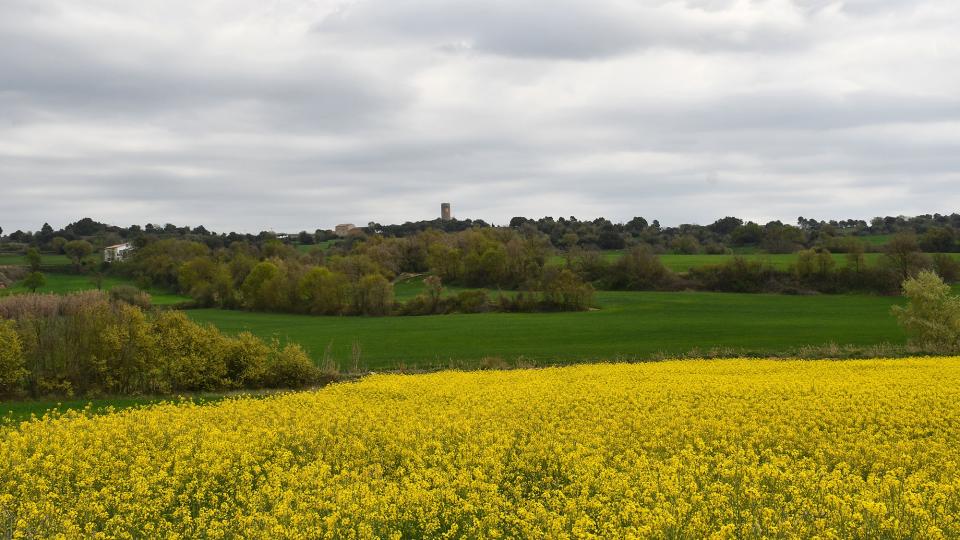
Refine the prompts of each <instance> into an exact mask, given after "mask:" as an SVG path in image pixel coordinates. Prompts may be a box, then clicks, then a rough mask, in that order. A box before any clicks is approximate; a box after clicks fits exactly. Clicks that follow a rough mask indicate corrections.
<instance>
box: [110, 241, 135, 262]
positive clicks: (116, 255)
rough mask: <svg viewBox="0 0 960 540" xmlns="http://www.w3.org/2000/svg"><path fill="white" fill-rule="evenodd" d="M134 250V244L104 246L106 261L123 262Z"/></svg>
mask: <svg viewBox="0 0 960 540" xmlns="http://www.w3.org/2000/svg"><path fill="white" fill-rule="evenodd" d="M132 252H133V244H131V243H129V242H128V243H126V244H116V245H113V246H107V247H105V248H103V260H104V262H121V261H123V260H124V259H126V258H127V257H129V256H130V253H132Z"/></svg>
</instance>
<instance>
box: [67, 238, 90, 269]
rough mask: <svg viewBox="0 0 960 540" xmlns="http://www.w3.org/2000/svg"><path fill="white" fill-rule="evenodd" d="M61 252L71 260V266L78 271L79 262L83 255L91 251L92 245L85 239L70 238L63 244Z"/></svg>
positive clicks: (85, 255)
mask: <svg viewBox="0 0 960 540" xmlns="http://www.w3.org/2000/svg"><path fill="white" fill-rule="evenodd" d="M63 252H64V253H66V254H67V256H68V257H70V260H71V261H73V268H74V270H76V271H77V272H79V271H80V263H81V262H82V261H83V259H84V258H85V257H87V256H88V255H90V254H91V253H93V245H91V244H90V242H87V241H86V240H71V241H70V242H67V243H66V244H64V246H63Z"/></svg>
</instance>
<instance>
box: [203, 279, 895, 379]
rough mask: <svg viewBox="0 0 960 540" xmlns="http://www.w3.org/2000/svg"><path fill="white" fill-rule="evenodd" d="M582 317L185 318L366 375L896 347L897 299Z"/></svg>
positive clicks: (696, 302) (727, 298) (826, 299)
mask: <svg viewBox="0 0 960 540" xmlns="http://www.w3.org/2000/svg"><path fill="white" fill-rule="evenodd" d="M597 299H598V302H599V304H600V306H601V309H599V310H596V311H590V312H581V313H518V314H513V313H488V314H474V315H435V316H424V317H311V316H306V315H283V314H269V313H251V312H242V311H227V310H220V309H199V310H191V311H188V313H189V315H190V316H191V317H192V318H193V319H195V320H197V321H200V322H209V323H213V324H215V325H216V326H218V327H220V328H222V329H223V330H225V331H228V332H239V331H243V330H249V331H251V332H253V333H254V334H257V335H259V336H261V337H267V338H269V337H273V336H276V337H279V338H280V339H289V340H292V341H296V342H298V343H301V344H302V345H304V346H305V347H306V348H307V349H308V350H309V351H310V353H311V355H312V356H313V357H314V358H317V359H319V357H320V356H321V355H322V354H323V351H324V349H325V348H326V347H327V346H328V344H330V343H332V344H333V345H332V349H331V350H332V354H333V356H334V357H335V358H336V359H337V360H339V361H340V362H341V364H343V365H344V366H346V365H347V363H348V358H350V349H351V344H352V343H353V342H354V340H356V341H358V342H359V343H360V345H361V347H362V351H363V357H362V364H363V365H365V366H367V367H369V368H378V369H380V368H390V367H397V366H399V365H405V366H407V367H420V368H423V367H430V366H447V365H449V364H450V361H451V360H456V361H464V362H467V363H468V364H470V363H473V364H474V365H475V364H476V362H477V361H479V360H480V359H482V358H484V357H488V356H497V357H501V358H503V359H506V360H512V359H515V358H517V357H520V356H524V357H526V358H529V359H533V360H536V361H538V362H551V363H552V362H573V361H583V360H607V359H609V360H613V359H637V358H644V357H649V356H651V355H654V354H657V353H665V354H671V353H672V354H680V353H684V352H687V351H689V350H691V349H694V348H702V349H708V348H712V347H733V348H736V349H738V350H744V351H750V352H763V351H778V350H784V349H789V348H791V347H797V346H803V345H823V344H826V343H830V342H834V343H839V344H855V345H871V344H880V343H902V342H903V341H904V337H903V334H902V333H901V331H900V329H899V328H898V327H897V325H896V322H895V320H894V318H893V317H892V316H891V315H890V306H891V305H893V304H895V303H897V302H900V301H901V300H900V299H899V298H893V297H881V296H865V295H860V296H853V295H837V296H828V295H821V296H784V295H766V294H724V293H693V292H690V293H657V292H600V293H598V294H597Z"/></svg>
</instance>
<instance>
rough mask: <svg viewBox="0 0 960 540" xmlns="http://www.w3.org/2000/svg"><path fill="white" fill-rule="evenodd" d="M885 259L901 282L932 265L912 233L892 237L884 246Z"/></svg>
mask: <svg viewBox="0 0 960 540" xmlns="http://www.w3.org/2000/svg"><path fill="white" fill-rule="evenodd" d="M883 261H884V263H885V264H886V265H887V266H888V267H889V268H890V269H891V271H892V272H893V273H894V275H895V277H896V278H897V281H898V282H900V283H902V282H903V281H905V280H906V279H908V278H910V277H912V276H914V275H916V273H917V272H919V271H920V270H923V269H926V268H929V266H930V261H929V259H928V258H927V256H926V255H924V254H923V252H921V251H920V246H919V244H918V243H917V237H916V236H914V235H912V234H898V235H896V236H894V237H893V238H891V239H890V241H889V242H888V243H887V245H886V246H884V248H883Z"/></svg>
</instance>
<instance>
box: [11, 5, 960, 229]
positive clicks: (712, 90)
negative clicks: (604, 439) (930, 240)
mask: <svg viewBox="0 0 960 540" xmlns="http://www.w3.org/2000/svg"><path fill="white" fill-rule="evenodd" d="M958 34H960V4H957V3H956V2H954V1H953V0H909V1H908V0H792V1H791V0H687V1H682V0H655V1H649V2H634V1H628V0H591V1H589V2H588V1H585V0H555V1H551V2H546V1H544V0H527V1H522V2H517V1H510V2H508V1H506V0H503V1H501V0H491V1H489V2H468V1H466V0H444V1H441V0H421V1H416V2H415V1H412V0H390V1H387V0H349V1H344V0H278V1H276V2H269V3H267V2H260V1H256V0H233V1H230V2H227V1H226V0H203V1H191V2H187V1H185V0H166V1H160V0H142V1H140V2H137V3H129V2H125V1H123V0H90V1H88V2H82V3H78V2H71V1H69V0H6V1H5V2H2V3H0V192H2V196H0V226H2V227H3V228H4V230H5V231H8V232H9V231H12V230H15V229H17V228H23V229H37V228H39V226H40V225H41V224H42V223H43V222H45V221H49V222H50V223H51V224H53V225H55V226H59V225H64V224H66V223H68V222H70V221H73V220H76V219H78V218H80V217H83V216H88V215H89V216H91V217H94V218H96V219H100V220H104V221H109V222H115V223H118V224H131V223H141V224H142V223H145V222H168V221H169V222H176V223H183V224H190V225H197V224H204V225H205V226H207V227H208V228H213V229H216V230H242V231H254V232H255V231H259V230H261V229H276V230H289V231H296V230H300V229H307V230H313V229H315V228H318V227H324V228H329V227H332V226H333V225H334V224H336V223H338V222H355V223H366V222H367V221H378V222H381V223H390V222H402V221H406V220H414V219H429V218H432V217H435V215H436V214H437V213H438V208H437V206H438V204H439V202H440V201H451V202H453V203H454V213H455V214H456V215H458V216H460V217H475V218H483V219H487V220H489V221H494V222H498V223H505V222H506V221H507V220H509V218H510V217H511V216H513V215H526V216H530V217H533V216H541V215H553V216H560V215H563V216H569V215H576V216H577V217H580V218H590V217H595V216H598V215H604V216H607V217H610V218H612V219H615V220H616V219H621V220H626V219H629V218H630V217H632V216H634V215H643V216H646V217H647V218H649V219H653V218H658V219H660V221H661V222H663V223H682V222H709V221H712V220H714V219H716V218H717V217H721V216H724V215H731V214H737V215H741V216H743V217H745V218H748V219H783V220H787V221H792V220H793V219H795V217H796V216H797V215H804V216H807V217H811V216H814V217H821V218H841V217H861V218H869V217H871V216H873V215H879V214H898V213H908V214H910V213H927V212H941V213H949V212H952V211H954V210H956V208H957V207H958V206H960V195H958V194H957V193H956V190H955V188H954V187H953V186H954V185H956V182H957V181H958V180H960V157H958V156H960V151H958V150H960V100H958V99H957V96H960V74H958V72H957V70H956V69H955V67H956V65H957V63H958V61H960V43H958V42H957V40H956V39H955V36H956V35H958Z"/></svg>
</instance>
